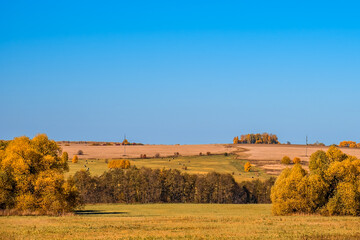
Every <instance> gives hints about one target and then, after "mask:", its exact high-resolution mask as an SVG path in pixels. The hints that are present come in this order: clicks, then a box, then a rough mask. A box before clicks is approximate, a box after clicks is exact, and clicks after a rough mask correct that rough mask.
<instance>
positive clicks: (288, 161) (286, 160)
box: [281, 156, 291, 165]
mask: <svg viewBox="0 0 360 240" xmlns="http://www.w3.org/2000/svg"><path fill="white" fill-rule="evenodd" d="M290 162H291V159H290V158H289V157H288V156H284V157H283V158H282V159H281V163H282V164H285V165H289V164H290Z"/></svg>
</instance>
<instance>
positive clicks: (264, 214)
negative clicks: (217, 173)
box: [0, 204, 360, 240]
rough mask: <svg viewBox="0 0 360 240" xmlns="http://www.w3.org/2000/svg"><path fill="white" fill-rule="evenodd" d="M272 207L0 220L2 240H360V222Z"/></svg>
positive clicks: (178, 207) (152, 209)
mask: <svg viewBox="0 0 360 240" xmlns="http://www.w3.org/2000/svg"><path fill="white" fill-rule="evenodd" d="M270 208H271V205H269V204H267V205H265V204H258V205H252V204H239V205H234V204H142V205H140V204H139V205H122V204H99V205H87V206H86V207H85V209H83V210H82V211H79V212H78V213H77V214H76V215H75V216H63V217H49V216H28V217H24V216H23V217H19V216H9V217H0V226H1V228H0V239H6V240H11V239H315V240H316V239H344V240H345V239H359V238H360V221H359V219H358V218H357V217H323V216H317V215H311V216H307V215H301V216H300V215H298V216H281V217H279V216H272V215H271V210H270Z"/></svg>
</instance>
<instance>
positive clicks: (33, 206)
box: [0, 134, 80, 214]
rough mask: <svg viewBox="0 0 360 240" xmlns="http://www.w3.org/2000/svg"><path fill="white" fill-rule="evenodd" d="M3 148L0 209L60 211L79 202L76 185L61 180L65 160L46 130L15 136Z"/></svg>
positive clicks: (68, 209)
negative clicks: (31, 137)
mask: <svg viewBox="0 0 360 240" xmlns="http://www.w3.org/2000/svg"><path fill="white" fill-rule="evenodd" d="M2 151H3V153H2V154H1V156H0V158H1V159H0V208H1V209H11V208H15V209H17V210H27V211H29V210H30V211H34V210H35V211H37V212H40V213H43V214H48V213H52V214H60V213H62V212H66V211H72V210H73V209H74V208H76V207H77V206H78V205H79V204H80V199H79V195H78V192H77V190H76V188H75V187H74V185H73V184H71V183H68V182H66V181H65V180H64V172H65V171H67V170H68V164H67V161H65V160H64V158H62V157H60V152H61V149H60V147H59V146H58V145H57V144H56V142H55V141H53V140H49V139H48V137H47V136H46V135H45V134H39V135H37V136H36V137H34V138H33V139H29V138H28V137H18V138H14V140H12V141H10V142H9V144H8V145H7V146H6V148H5V149H4V150H2ZM66 186H68V187H66ZM66 188H67V189H68V191H66ZM69 189H70V190H69Z"/></svg>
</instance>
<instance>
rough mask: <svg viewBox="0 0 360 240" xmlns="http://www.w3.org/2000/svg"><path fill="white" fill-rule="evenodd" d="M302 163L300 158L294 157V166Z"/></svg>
mask: <svg viewBox="0 0 360 240" xmlns="http://www.w3.org/2000/svg"><path fill="white" fill-rule="evenodd" d="M300 162H301V160H300V158H298V157H294V159H293V163H294V164H298V163H300Z"/></svg>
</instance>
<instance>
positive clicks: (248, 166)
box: [244, 162, 251, 172]
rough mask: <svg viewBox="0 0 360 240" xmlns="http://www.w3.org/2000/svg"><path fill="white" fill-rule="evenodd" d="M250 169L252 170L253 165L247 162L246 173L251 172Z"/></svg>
mask: <svg viewBox="0 0 360 240" xmlns="http://www.w3.org/2000/svg"><path fill="white" fill-rule="evenodd" d="M250 169H251V164H250V163H249V162H246V163H245V165H244V171H245V172H250Z"/></svg>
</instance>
